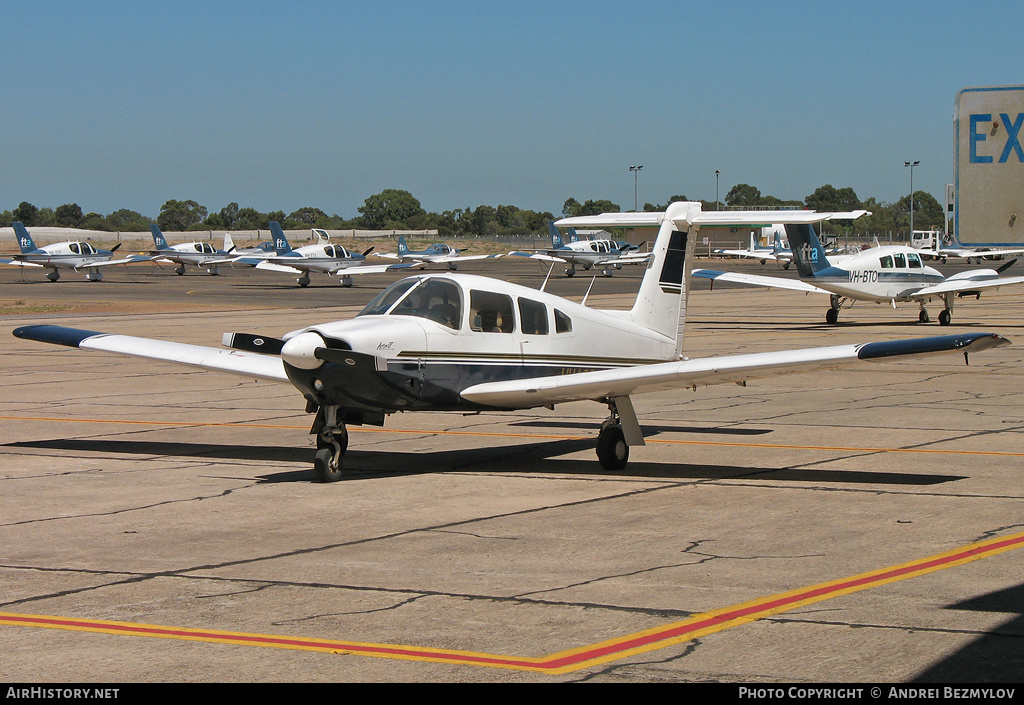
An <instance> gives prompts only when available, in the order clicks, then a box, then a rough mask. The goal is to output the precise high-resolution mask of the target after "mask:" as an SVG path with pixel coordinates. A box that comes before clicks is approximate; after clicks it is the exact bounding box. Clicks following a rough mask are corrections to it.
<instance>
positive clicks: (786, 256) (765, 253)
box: [714, 225, 793, 269]
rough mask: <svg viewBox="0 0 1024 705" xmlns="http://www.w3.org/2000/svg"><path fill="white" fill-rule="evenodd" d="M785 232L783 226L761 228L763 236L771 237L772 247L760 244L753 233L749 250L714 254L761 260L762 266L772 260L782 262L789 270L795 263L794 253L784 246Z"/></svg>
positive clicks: (752, 232) (717, 251)
mask: <svg viewBox="0 0 1024 705" xmlns="http://www.w3.org/2000/svg"><path fill="white" fill-rule="evenodd" d="M785 232H786V230H785V228H784V227H783V226H781V225H771V226H767V227H764V228H761V236H762V237H764V236H765V235H770V236H771V239H772V245H771V247H768V246H766V245H760V244H758V242H757V237H756V236H755V235H754V231H751V232H750V246H749V247H748V248H747V249H745V250H729V249H717V250H715V251H714V253H715V254H716V255H724V256H726V257H746V258H749V259H756V260H760V261H761V264H764V263H765V262H767V261H768V260H771V261H772V262H781V263H782V268H783V269H789V265H790V263H791V262H792V261H793V251H792V250H790V249H789V245H788V244H784V243H783V241H782V235H783V234H785Z"/></svg>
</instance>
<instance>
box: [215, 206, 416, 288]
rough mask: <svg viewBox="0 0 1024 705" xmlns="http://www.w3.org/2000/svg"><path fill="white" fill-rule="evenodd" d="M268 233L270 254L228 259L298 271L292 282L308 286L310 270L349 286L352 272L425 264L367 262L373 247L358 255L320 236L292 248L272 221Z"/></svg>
mask: <svg viewBox="0 0 1024 705" xmlns="http://www.w3.org/2000/svg"><path fill="white" fill-rule="evenodd" d="M270 232H271V234H272V235H273V236H274V254H273V255H268V256H264V255H260V254H257V255H247V256H242V257H236V258H233V259H231V261H232V262H236V263H238V264H246V265H249V266H250V267H255V268H256V269H263V270H268V271H274V272H288V273H289V274H298V275H299V277H298V278H297V279H296V280H295V283H296V284H298V285H299V286H309V282H310V279H309V275H310V274H311V273H319V274H329V275H335V276H337V277H338V278H339V281H340V282H341V285H342V286H352V275H353V274H380V273H381V272H388V271H395V270H400V269H407V268H413V267H415V268H422V267H423V266H425V265H424V264H422V263H413V264H387V265H367V264H366V255H368V254H370V251H371V250H373V248H372V247H371V248H369V249H368V250H366V252H363V253H362V254H358V253H355V252H349V251H348V250H346V249H345V248H344V247H342V246H341V245H332V244H331V243H330V242H329V241H327V240H324V239H323V238H321V239H320V241H319V242H316V243H314V244H312V245H303V246H302V247H298V248H296V249H294V250H293V249H292V246H291V245H290V244H288V238H286V237H285V235H284V231H283V230H282V229H281V225H280V224H279V223H277V222H276V221H272V222H271V223H270Z"/></svg>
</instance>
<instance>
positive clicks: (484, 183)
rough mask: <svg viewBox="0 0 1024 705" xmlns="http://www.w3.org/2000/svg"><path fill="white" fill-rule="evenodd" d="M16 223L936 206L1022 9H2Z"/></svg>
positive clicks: (996, 4) (5, 186) (906, 5)
mask: <svg viewBox="0 0 1024 705" xmlns="http://www.w3.org/2000/svg"><path fill="white" fill-rule="evenodd" d="M0 11H2V15H0V16H2V17H3V18H4V23H5V27H6V31H5V41H4V48H3V64H2V66H3V70H2V71H0V86H2V89H3V90H2V96H3V103H2V108H0V135H2V137H0V139H2V144H3V155H4V157H3V160H2V161H3V166H4V168H3V169H2V171H0V194H3V201H2V202H0V209H8V208H14V207H15V206H17V204H18V203H20V202H21V201H29V202H30V203H33V204H34V205H36V206H40V207H41V206H49V207H56V206H58V205H61V204H63V203H69V202H75V203H78V204H79V205H80V206H81V207H82V208H83V210H85V211H96V212H100V213H104V214H106V213H109V212H111V211H113V210H115V209H118V208H130V209H132V210H136V211H139V212H141V213H143V214H145V215H149V216H151V217H155V216H156V215H157V213H158V212H159V209H160V206H161V205H162V204H163V203H164V201H166V200H168V199H178V200H184V199H194V200H196V201H198V202H199V203H201V204H202V205H204V206H206V207H207V208H208V209H209V210H210V211H217V210H220V209H221V208H222V207H223V206H224V205H226V204H227V203H229V202H232V201H234V202H237V203H238V204H239V205H240V206H243V207H245V206H251V207H254V208H256V209H258V210H261V211H264V212H266V211H271V210H283V211H285V212H291V211H292V210H295V209H297V208H299V207H302V206H315V207H318V208H321V209H323V210H324V211H326V212H328V213H336V214H338V215H341V216H344V217H354V216H356V215H358V213H357V208H358V207H359V206H360V205H362V203H363V201H364V199H365V198H366V197H367V196H370V195H372V194H375V193H378V192H380V191H381V190H383V189H385V188H400V189H406V190H408V191H411V192H412V194H413V195H414V196H416V197H417V198H418V199H419V200H420V201H421V202H422V204H423V206H424V207H425V208H426V209H427V210H431V211H442V210H447V209H452V208H466V207H468V208H475V207H477V206H479V205H481V204H486V205H492V206H497V205H499V204H512V205H516V206H519V207H521V208H530V209H533V210H539V211H545V210H546V211H551V212H552V213H555V214H558V213H559V212H560V211H561V208H562V204H563V202H564V201H565V200H566V199H567V198H569V197H574V198H576V199H578V200H580V201H583V200H586V199H590V198H593V199H601V198H607V199H610V200H612V201H614V202H615V203H618V204H620V205H621V206H622V207H623V209H630V208H632V205H633V175H632V174H631V173H630V172H629V167H630V165H634V164H641V165H643V167H644V168H643V170H642V171H641V172H640V174H639V180H638V191H639V202H640V204H641V205H642V204H643V203H644V202H645V201H650V202H657V203H663V202H665V201H667V200H668V198H669V197H670V196H672V195H674V194H681V195H686V196H688V197H690V198H706V199H713V198H714V197H715V174H714V172H715V170H716V169H721V171H722V174H721V180H720V184H721V187H720V193H721V196H722V197H723V198H724V196H725V194H726V192H727V191H728V190H729V188H731V187H732V186H733V185H734V184H736V183H749V184H752V185H754V186H757V187H758V188H760V189H761V192H762V193H763V194H766V195H767V194H771V195H774V196H778V197H779V198H784V199H803V198H805V197H806V196H807V195H809V194H810V193H811V192H812V191H813V190H814V189H815V188H817V187H818V186H820V185H822V184H825V183H831V184H833V185H834V186H837V187H844V186H850V187H853V189H854V190H855V191H856V192H857V194H858V196H860V197H861V198H866V197H868V196H874V197H876V198H878V199H879V200H882V201H895V200H897V199H898V198H900V197H901V196H902V195H904V194H906V193H907V192H908V191H909V170H908V169H906V168H904V166H903V162H904V161H905V160H907V159H911V160H915V159H916V160H920V162H921V164H920V166H919V167H917V168H916V169H915V170H914V187H915V189H923V190H926V191H929V192H931V193H932V194H933V195H935V196H936V198H940V197H941V194H942V189H943V185H944V184H946V183H948V182H950V181H951V180H952V173H953V137H952V134H953V133H952V119H953V101H954V98H955V95H956V92H957V91H958V90H959V89H961V88H964V87H968V86H990V85H1021V84H1024V70H1022V69H1021V61H1020V55H1021V54H1020V36H1021V31H1022V30H1021V27H1022V26H1024V4H1022V3H1020V2H1019V0H1015V1H1014V2H1004V1H1003V0H994V1H993V2H989V3H985V4H983V5H979V4H977V3H967V2H945V3H935V2H899V1H898V0H896V1H895V2H871V1H867V2H864V1H860V2H824V1H822V2H783V3H770V2H744V1H738V0H737V1H733V2H730V1H728V0H725V1H720V2H714V3H710V2H695V3H688V2H660V1H646V2H645V1H643V0H634V1H632V2H604V1H600V0H594V1H590V2H583V1H577V2H562V1H559V0H548V1H546V2H534V1H533V0H516V1H514V2H505V1H503V0H477V1H475V2H444V1H440V0H438V1H435V2H426V1H424V2H420V1H415V0H375V1H374V2H365V3H364V2H302V1H294V0H292V1H289V2H269V1H267V2H260V1H251V2H228V1H218V0H203V1H202V2H192V1H191V0H175V1H173V2H168V3H147V2H137V1H131V2H115V1H107V2H104V1H102V0H96V1H93V2H88V1H85V0H78V1H73V0H65V1H57V0H32V1H29V0H24V1H19V2H9V1H5V0H0Z"/></svg>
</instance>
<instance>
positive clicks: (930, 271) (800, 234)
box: [691, 223, 1024, 326]
mask: <svg viewBox="0 0 1024 705" xmlns="http://www.w3.org/2000/svg"><path fill="white" fill-rule="evenodd" d="M786 233H787V234H788V236H789V242H790V245H791V246H792V248H793V259H794V261H795V262H796V268H797V272H799V274H800V279H799V280H794V279H784V278H782V277H766V276H759V275H755V274H741V273H737V272H720V271H716V270H711V269H695V270H693V272H692V273H691V274H692V275H693V276H695V277H700V278H703V279H711V280H712V281H713V282H714V281H727V282H733V283H737V284H747V285H750V286H763V287H769V288H775V289H794V290H796V291H806V292H813V293H820V294H828V295H829V297H830V299H829V300H830V305H829V309H828V311H827V312H826V314H825V320H826V322H828V323H836V322H837V321H838V320H839V309H840V308H842V306H843V305H844V304H845V303H847V302H854V301H873V302H875V303H888V304H891V305H892V307H893V308H896V304H897V303H898V302H901V301H909V302H916V303H918V304H919V306H920V310H919V312H918V321H919V322H921V323H928V322H929V321H930V320H931V318H930V316H929V315H928V310H927V309H926V308H925V304H927V303H928V302H929V301H931V300H933V299H937V300H939V301H941V302H943V304H944V305H945V308H944V309H943V310H942V311H941V312H940V313H939V323H940V324H941V325H944V326H948V325H949V323H950V321H951V320H952V314H953V302H954V301H955V300H956V298H957V297H963V296H976V297H979V298H980V297H981V292H982V290H983V289H992V288H998V287H1000V286H1009V285H1011V284H1022V283H1024V277H1000V276H999V275H1000V273H1002V272H1003V271H1005V270H1006V269H1007V268H1009V267H1010V266H1011V265H1012V264H1013V262H1012V261H1011V262H1007V263H1006V264H1004V265H1003V266H1002V267H1000V268H999V269H972V270H969V271H966V272H958V273H957V274H954V275H952V276H951V277H948V278H947V277H945V276H943V275H942V273H941V272H939V271H938V270H937V269H934V268H932V267H929V266H927V265H926V264H925V263H924V261H923V259H922V256H921V252H920V251H919V250H915V249H914V248H912V247H907V246H906V245H887V246H883V247H873V248H871V249H869V250H863V251H862V252H860V253H858V254H855V255H849V256H844V257H843V258H842V259H841V260H838V259H833V260H831V261H830V260H829V259H828V257H826V255H825V250H824V249H823V248H822V246H821V242H820V241H819V240H818V236H817V235H816V234H815V232H814V228H813V227H812V226H811V224H809V223H808V224H802V225H801V224H787V225H786ZM1014 261H1016V260H1014ZM851 305H852V303H851Z"/></svg>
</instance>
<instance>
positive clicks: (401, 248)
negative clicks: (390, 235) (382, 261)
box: [398, 235, 409, 256]
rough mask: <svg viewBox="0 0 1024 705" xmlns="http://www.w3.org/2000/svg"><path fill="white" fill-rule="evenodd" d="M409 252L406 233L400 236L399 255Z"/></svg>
mask: <svg viewBox="0 0 1024 705" xmlns="http://www.w3.org/2000/svg"><path fill="white" fill-rule="evenodd" d="M407 254H409V246H408V245H407V244H406V243H405V235H399V236H398V255H399V256H402V255H407Z"/></svg>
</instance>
